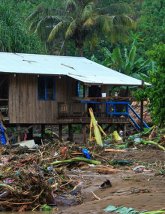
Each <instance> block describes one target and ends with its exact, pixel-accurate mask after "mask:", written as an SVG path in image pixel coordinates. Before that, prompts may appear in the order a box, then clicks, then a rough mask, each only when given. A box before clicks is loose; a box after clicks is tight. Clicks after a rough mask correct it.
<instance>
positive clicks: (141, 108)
mask: <svg viewBox="0 0 165 214" xmlns="http://www.w3.org/2000/svg"><path fill="white" fill-rule="evenodd" d="M141 87H142V89H143V87H144V81H143V80H142V86H141ZM143 109H144V106H143V99H142V100H141V103H140V119H141V120H140V129H141V131H143Z"/></svg>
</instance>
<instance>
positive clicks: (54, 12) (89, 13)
mask: <svg viewBox="0 0 165 214" xmlns="http://www.w3.org/2000/svg"><path fill="white" fill-rule="evenodd" d="M57 2H58V1H53V4H51V5H47V4H42V5H39V6H38V7H37V8H36V10H35V11H34V13H32V14H31V15H30V16H29V17H28V20H29V21H30V23H31V25H30V29H31V30H32V31H35V32H37V33H38V34H39V35H40V36H41V37H42V38H43V39H46V38H47V37H48V41H49V42H53V41H55V42H56V44H58V43H59V42H61V41H63V43H62V44H63V45H64V44H65V42H67V41H73V42H74V44H75V47H76V49H77V50H78V54H79V55H81V56H82V55H83V49H84V46H85V44H88V45H89V41H90V45H95V44H97V43H98V42H99V39H100V37H101V36H104V37H106V39H111V41H113V42H116V41H119V40H121V39H122V40H125V39H126V38H127V36H128V30H129V29H130V28H131V27H133V20H132V19H131V18H130V17H129V16H128V15H126V11H128V7H124V6H123V5H122V4H108V5H106V6H105V5H104V4H103V1H101V0H81V1H80V0H63V1H62V3H63V4H62V5H61V7H60V8H59V7H58V8H57ZM43 32H44V33H43Z"/></svg>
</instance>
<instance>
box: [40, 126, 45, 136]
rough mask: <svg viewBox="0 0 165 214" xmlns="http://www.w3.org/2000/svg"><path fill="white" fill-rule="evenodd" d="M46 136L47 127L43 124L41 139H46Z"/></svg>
mask: <svg viewBox="0 0 165 214" xmlns="http://www.w3.org/2000/svg"><path fill="white" fill-rule="evenodd" d="M44 135H45V125H44V124H42V125H41V139H43V138H44Z"/></svg>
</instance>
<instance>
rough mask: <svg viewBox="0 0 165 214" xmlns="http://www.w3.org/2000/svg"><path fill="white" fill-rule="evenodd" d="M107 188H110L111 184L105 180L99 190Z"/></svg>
mask: <svg viewBox="0 0 165 214" xmlns="http://www.w3.org/2000/svg"><path fill="white" fill-rule="evenodd" d="M108 187H112V184H111V182H110V180H108V179H107V180H106V181H104V182H103V183H102V184H101V185H100V188H101V189H105V188H108Z"/></svg>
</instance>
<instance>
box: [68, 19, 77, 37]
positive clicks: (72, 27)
mask: <svg viewBox="0 0 165 214" xmlns="http://www.w3.org/2000/svg"><path fill="white" fill-rule="evenodd" d="M76 27H77V26H76V20H73V21H72V22H71V23H70V25H69V26H68V28H67V30H66V33H65V38H66V39H67V38H69V37H72V36H73V34H74V32H75V29H76Z"/></svg>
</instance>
